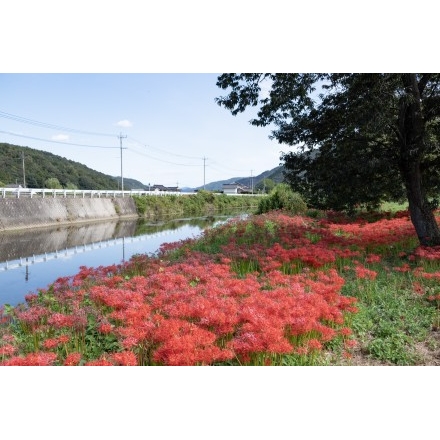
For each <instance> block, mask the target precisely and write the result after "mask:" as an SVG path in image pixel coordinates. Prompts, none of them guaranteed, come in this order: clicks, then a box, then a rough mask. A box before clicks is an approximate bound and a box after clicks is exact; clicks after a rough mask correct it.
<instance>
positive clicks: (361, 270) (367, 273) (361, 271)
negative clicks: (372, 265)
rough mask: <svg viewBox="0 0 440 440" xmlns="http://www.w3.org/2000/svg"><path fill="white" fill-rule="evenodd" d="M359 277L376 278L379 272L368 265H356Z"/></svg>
mask: <svg viewBox="0 0 440 440" xmlns="http://www.w3.org/2000/svg"><path fill="white" fill-rule="evenodd" d="M354 270H355V273H356V277H357V278H366V279H369V280H374V279H375V278H376V276H377V272H375V271H374V270H370V269H367V268H366V267H362V266H356V267H355V268H354Z"/></svg>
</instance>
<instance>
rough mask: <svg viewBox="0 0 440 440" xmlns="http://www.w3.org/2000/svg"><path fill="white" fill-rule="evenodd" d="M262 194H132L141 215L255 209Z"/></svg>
mask: <svg viewBox="0 0 440 440" xmlns="http://www.w3.org/2000/svg"><path fill="white" fill-rule="evenodd" d="M261 199H262V196H257V195H255V196H232V195H226V194H215V193H212V192H209V191H199V192H198V193H197V194H191V195H164V196H134V197H133V200H134V202H135V204H136V209H137V212H138V214H139V216H141V217H146V218H155V217H164V216H175V217H178V216H182V215H184V216H186V215H211V214H215V213H223V212H231V211H235V210H242V211H245V212H250V211H256V209H257V208H258V204H259V202H260V200H261Z"/></svg>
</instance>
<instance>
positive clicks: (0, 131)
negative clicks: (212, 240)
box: [0, 130, 119, 148]
mask: <svg viewBox="0 0 440 440" xmlns="http://www.w3.org/2000/svg"><path fill="white" fill-rule="evenodd" d="M0 133H4V134H10V135H12V136H18V137H23V138H26V139H33V140H36V141H42V142H51V143H53V144H61V145H74V146H77V147H89V148H119V147H105V146H103V145H86V144H75V143H73V142H60V141H54V140H51V139H42V138H37V137H33V136H25V135H24V134H18V133H12V132H10V131H3V130H0ZM113 136H114V135H113Z"/></svg>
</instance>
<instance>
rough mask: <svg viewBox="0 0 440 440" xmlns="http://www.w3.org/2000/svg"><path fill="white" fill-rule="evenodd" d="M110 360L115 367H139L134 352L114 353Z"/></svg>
mask: <svg viewBox="0 0 440 440" xmlns="http://www.w3.org/2000/svg"><path fill="white" fill-rule="evenodd" d="M110 360H111V361H113V363H114V364H115V365H123V366H124V365H125V366H135V365H137V358H136V355H135V354H134V353H133V352H132V351H122V352H120V353H114V354H112V355H111V356H110Z"/></svg>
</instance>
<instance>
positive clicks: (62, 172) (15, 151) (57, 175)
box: [0, 143, 145, 190]
mask: <svg viewBox="0 0 440 440" xmlns="http://www.w3.org/2000/svg"><path fill="white" fill-rule="evenodd" d="M23 156H24V170H23ZM48 179H51V180H50V181H51V182H54V179H56V180H57V181H58V182H59V184H60V186H61V187H62V188H72V189H76V188H77V189H96V190H100V189H101V190H103V189H116V190H117V189H118V188H119V185H120V184H119V182H118V180H119V179H118V178H117V177H112V176H109V175H107V174H103V173H100V172H98V171H95V170H92V169H91V168H88V167H87V166H85V165H83V164H81V163H79V162H74V161H72V160H68V159H65V158H63V157H61V156H57V155H55V154H52V153H47V152H45V151H40V150H35V149H32V148H28V147H20V146H17V145H11V144H6V143H0V186H3V185H9V184H19V185H22V186H24V180H25V184H26V187H28V188H45V187H48V186H47V183H48ZM55 182H56V181H55ZM135 188H136V189H145V186H144V185H143V184H142V183H141V182H139V181H137V180H134V179H125V178H124V189H135Z"/></svg>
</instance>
